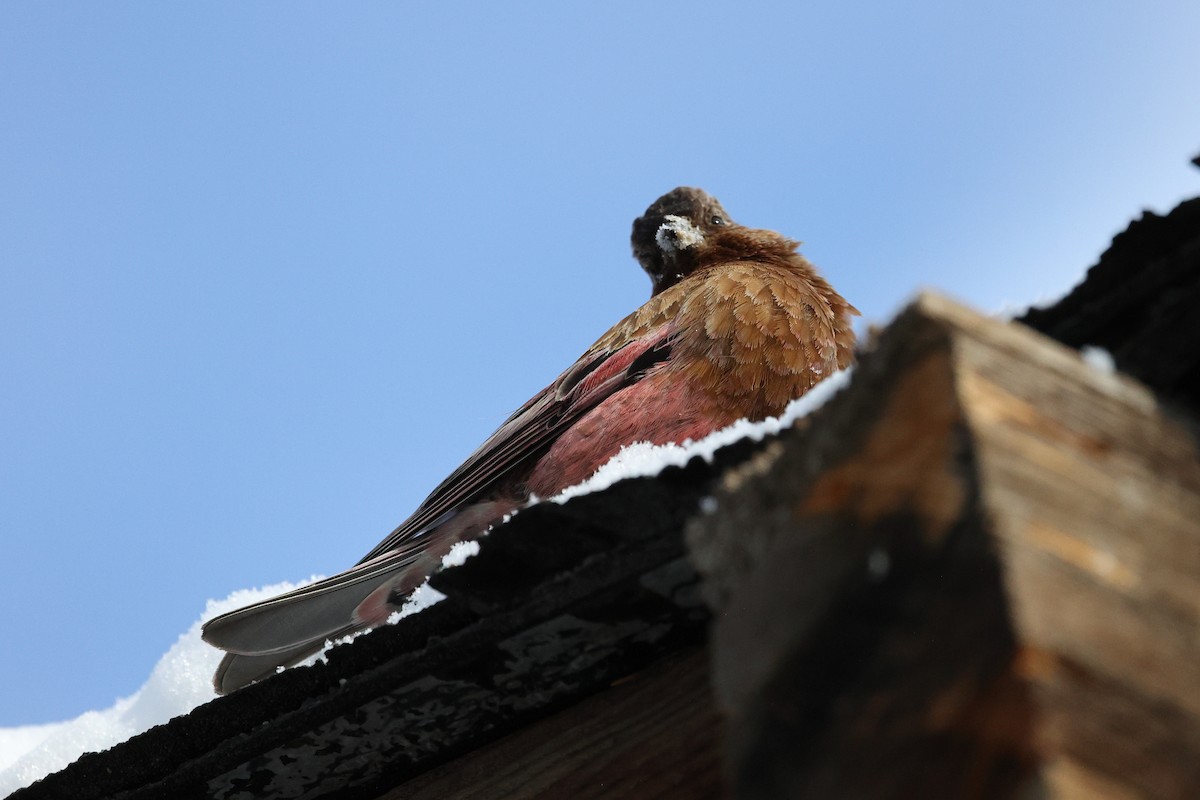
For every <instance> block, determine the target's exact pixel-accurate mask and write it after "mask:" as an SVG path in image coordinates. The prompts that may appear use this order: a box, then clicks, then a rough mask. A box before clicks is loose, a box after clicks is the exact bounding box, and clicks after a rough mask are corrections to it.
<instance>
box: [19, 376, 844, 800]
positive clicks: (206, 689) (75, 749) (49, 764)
mask: <svg viewBox="0 0 1200 800" xmlns="http://www.w3.org/2000/svg"><path fill="white" fill-rule="evenodd" d="M850 372H851V370H843V371H842V372H838V373H835V374H833V375H831V376H830V377H829V378H827V379H826V380H824V381H822V382H821V383H819V384H817V386H816V387H814V388H813V389H812V390H810V391H809V392H808V393H807V394H806V395H804V396H803V397H801V398H799V399H798V400H795V401H793V402H792V403H791V404H789V405H788V407H787V409H786V410H785V411H784V413H783V414H782V415H781V416H779V417H771V418H768V419H766V420H763V421H761V422H753V423H752V422H747V421H746V420H740V421H738V422H736V423H734V424H733V425H731V426H729V427H728V428H724V429H722V430H719V431H716V432H715V433H713V434H712V435H710V436H706V437H705V438H703V439H701V440H699V441H697V442H684V443H683V444H682V445H678V444H668V445H661V446H653V445H650V444H648V443H646V442H641V443H638V444H633V445H630V446H628V447H625V448H623V449H622V450H621V452H620V453H619V454H617V455H616V456H614V457H613V458H612V460H611V461H609V462H608V463H607V464H605V465H604V466H603V467H601V468H600V469H599V470H597V471H596V473H595V474H594V475H593V476H592V477H591V478H589V479H588V480H586V481H584V482H583V483H581V484H579V485H578V486H573V487H571V488H569V489H567V490H565V491H563V492H562V493H561V494H559V495H558V496H556V497H554V498H552V499H553V501H554V502H558V503H562V502H566V501H567V500H568V499H569V498H571V497H575V496H577V495H581V494H588V493H590V492H598V491H600V490H602V489H605V488H607V487H609V486H611V485H612V484H613V483H616V482H617V481H619V480H621V479H623V478H635V477H642V476H652V475H657V474H658V473H659V472H660V471H662V469H663V468H664V467H667V466H670V465H679V466H682V465H684V464H686V463H687V462H688V461H690V460H691V459H692V458H693V457H695V456H697V455H699V456H701V457H703V458H704V459H705V460H708V461H711V460H712V457H713V453H714V452H715V451H716V450H717V449H718V448H720V447H723V446H724V445H727V444H730V443H732V442H735V441H738V440H739V439H743V438H747V437H749V438H751V439H754V440H755V441H759V440H761V439H762V438H763V437H764V436H767V435H770V434H774V433H778V432H779V431H780V430H783V429H784V428H787V427H789V426H790V425H791V424H792V423H793V422H794V421H795V420H797V419H799V418H801V417H805V416H807V415H809V414H811V413H812V412H813V411H815V410H816V409H818V408H820V407H821V406H822V405H824V404H825V402H826V401H827V400H828V399H829V398H830V397H832V396H833V395H834V394H836V393H837V392H838V391H840V390H841V389H842V387H844V386H845V385H846V384H847V383H849V381H850ZM478 552H479V542H478V541H471V542H459V543H458V544H456V545H455V546H454V547H453V549H451V551H450V553H448V554H447V555H446V557H445V558H444V559H443V561H442V565H443V567H452V566H458V565H460V564H462V563H463V562H464V561H466V560H467V559H468V558H470V557H471V556H473V555H475V554H477V553H478ZM314 580H319V578H317V577H314V578H312V579H310V580H309V581H304V582H302V583H298V584H292V583H280V584H276V585H274V586H268V587H265V588H262V589H244V590H241V591H237V592H234V593H233V594H231V595H229V596H228V597H226V598H225V599H224V600H209V601H208V604H207V607H206V608H205V610H204V613H203V614H201V615H200V619H199V620H197V621H196V622H195V623H194V624H193V625H192V626H191V627H190V628H189V629H188V630H187V632H186V633H184V634H183V635H182V636H180V637H179V639H178V641H176V642H175V644H174V645H173V646H172V647H171V649H170V650H168V651H167V652H166V654H165V655H163V656H162V658H160V659H159V660H158V663H157V664H156V665H155V666H154V669H153V671H152V672H151V673H150V678H149V679H148V680H147V681H146V683H145V684H143V685H142V688H141V689H139V690H138V691H137V692H136V693H135V694H133V695H132V696H131V697H126V698H122V699H120V700H117V701H116V702H115V703H114V704H113V705H112V706H111V707H110V708H107V709H104V710H101V711H88V712H86V713H84V714H81V715H80V716H78V717H76V718H75V719H73V720H68V721H66V722H57V723H50V724H46V725H28V726H22V727H17V728H0V797H7V796H8V795H9V794H10V793H12V792H14V791H16V790H17V789H20V788H22V787H24V786H28V785H29V784H31V783H33V782H34V781H36V780H38V779H39V778H42V777H44V776H46V775H48V774H50V773H51V772H55V771H57V770H60V769H62V768H63V767H65V766H67V765H68V764H70V763H71V762H72V761H74V760H75V759H77V758H78V757H79V756H80V755H82V754H84V753H88V752H97V751H100V750H104V749H107V748H109V747H112V746H113V745H115V744H118V743H120V742H123V741H125V740H126V739H128V738H130V737H131V736H134V735H136V734H138V733H141V732H143V731H145V730H148V729H150V728H152V727H154V726H155V725H161V724H163V723H165V722H167V721H168V720H170V719H172V718H173V717H177V716H180V715H182V714H186V713H188V712H189V711H191V710H192V709H193V708H195V707H196V706H199V705H201V704H203V703H207V702H208V701H209V700H213V699H215V698H216V696H217V695H216V693H215V691H214V690H213V687H212V676H213V672H214V671H216V668H217V664H218V663H219V662H220V660H221V656H222V653H221V651H219V650H217V649H216V648H214V647H212V646H210V645H208V644H205V643H204V641H203V640H202V639H201V638H200V627H201V625H203V624H204V623H205V622H206V621H208V620H209V619H212V618H213V617H215V616H217V615H219V614H223V613H225V612H226V611H232V610H234V609H236V608H241V607H242V606H245V605H249V604H250V603H255V602H258V601H259V600H265V599H267V598H270V597H274V596H275V595H278V594H281V593H283V592H287V591H291V590H292V589H296V588H299V587H300V586H304V585H306V584H308V583H311V582H312V581H314ZM443 597H444V595H442V594H441V593H440V592H438V591H436V590H435V589H433V588H431V587H430V586H429V585H428V584H425V585H424V586H422V587H420V588H419V589H417V591H416V592H414V593H413V595H412V597H410V598H409V600H408V602H407V603H406V604H405V605H404V608H403V609H402V610H401V611H398V612H396V613H395V614H393V615H392V616H391V617H390V618H389V619H388V622H389V623H395V622H396V621H398V620H400V619H402V618H403V617H406V616H408V615H409V614H413V613H416V612H417V611H420V610H421V609H423V608H426V607H428V606H430V605H433V604H434V603H436V602H438V601H439V600H441V599H443ZM363 633H365V632H363ZM361 635H362V633H358V634H353V635H351V636H349V637H346V638H345V639H339V640H338V641H337V642H333V643H327V645H326V648H325V651H322V652H321V653H319V654H318V655H315V656H313V657H312V658H311V659H309V660H308V661H306V662H304V663H306V664H310V663H313V662H314V661H317V660H319V659H324V657H325V652H326V651H328V649H329V648H330V647H332V646H333V645H335V644H341V643H342V642H344V641H349V640H350V639H353V638H354V637H355V636H361Z"/></svg>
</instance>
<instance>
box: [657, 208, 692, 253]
mask: <svg viewBox="0 0 1200 800" xmlns="http://www.w3.org/2000/svg"><path fill="white" fill-rule="evenodd" d="M664 219H666V222H664V223H663V224H662V225H660V226H659V228H658V233H656V234H655V235H654V241H655V242H657V243H658V246H659V249H661V250H662V251H663V252H664V253H667V254H674V253H676V252H678V251H680V250H687V249H688V248H690V247H695V246H696V245H699V244H703V243H704V234H703V233H702V232H701V231H700V229H699V228H697V227H696V226H695V225H693V224H692V221H691V220H690V219H688V218H687V217H680V216H676V215H675V214H667V215H666V216H665V217H664Z"/></svg>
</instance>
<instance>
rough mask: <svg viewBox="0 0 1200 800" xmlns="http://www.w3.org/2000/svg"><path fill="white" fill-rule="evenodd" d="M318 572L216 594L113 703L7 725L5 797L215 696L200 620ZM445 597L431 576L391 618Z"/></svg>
mask: <svg viewBox="0 0 1200 800" xmlns="http://www.w3.org/2000/svg"><path fill="white" fill-rule="evenodd" d="M462 545H474V547H475V551H476V552H477V551H478V548H479V545H478V543H476V542H469V543H460V544H459V545H456V548H455V549H454V550H452V551H451V552H450V554H449V555H447V556H446V561H445V562H444V563H446V564H447V565H449V564H450V561H451V560H454V561H455V563H462V561H464V560H465V559H466V558H467V557H469V556H470V555H472V554H473V553H472V551H471V550H470V548H469V547H463V546H462ZM315 580H319V578H318V577H315V576H314V577H313V578H311V579H309V580H307V581H303V582H301V583H279V584H275V585H274V586H267V587H264V588H262V589H243V590H240V591H236V592H234V593H233V594H231V595H229V596H228V597H226V598H225V599H224V600H209V601H208V604H207V606H206V608H205V609H204V613H203V614H201V615H200V619H199V620H197V621H196V622H195V623H193V625H192V626H191V627H190V628H188V630H187V632H186V633H184V634H183V635H182V636H180V637H179V639H178V640H177V641H176V642H175V644H174V645H172V646H171V649H170V650H168V651H167V652H166V654H165V655H164V656H163V657H162V658H160V659H159V660H158V663H157V664H155V665H154V669H153V670H152V671H151V673H150V678H149V679H148V680H147V681H146V682H145V683H144V684H143V685H142V688H141V689H138V691H137V692H135V693H134V694H133V695H132V696H131V697H124V698H121V699H119V700H117V701H116V702H115V703H113V705H112V706H111V707H109V708H107V709H104V710H102V711H88V712H86V713H84V714H81V715H79V716H78V717H76V718H75V719H72V720H68V721H66V722H55V723H50V724H47V725H27V726H22V727H17V728H0V797H7V796H8V795H9V794H11V793H12V792H15V791H16V790H17V789H20V788H22V787H25V786H28V785H29V784H31V783H33V782H34V781H36V780H38V779H40V778H43V777H45V776H46V775H49V774H50V773H51V772H56V771H58V770H60V769H62V768H63V767H65V766H67V765H68V764H70V763H71V762H72V761H74V760H75V759H77V758H79V756H81V755H83V754H84V753H92V752H98V751H100V750H105V749H107V748H109V747H112V746H113V745H115V744H119V743H120V742H123V741H125V740H126V739H128V738H130V737H131V736H135V735H136V734H139V733H141V732H143V731H146V730H149V729H150V728H152V727H154V726H155V725H161V724H163V723H164V722H167V721H168V720H170V719H172V718H173V717H178V716H180V715H182V714H186V713H188V712H189V711H191V710H192V709H193V708H195V707H196V706H199V705H202V704H204V703H207V702H208V701H209V700H213V699H215V698H216V696H217V694H216V692H215V691H214V690H213V686H212V676H213V673H214V672H215V671H216V669H217V664H218V663H219V662H220V661H221V656H222V653H221V651H220V650H217V649H216V648H215V647H212V646H211V645H208V644H205V643H204V641H203V640H202V639H201V638H200V626H201V625H203V624H204V623H205V622H207V621H208V620H210V619H212V618H213V617H215V616H217V615H219V614H224V613H225V612H226V611H233V610H234V609H235V608H241V607H242V606H245V605H249V604H250V603H255V602H258V601H259V600H266V599H267V598H269V597H274V596H275V595H278V594H282V593H283V592H288V591H291V590H292V589H298V588H300V587H301V586H305V585H307V584H309V583H311V582H312V581H315ZM443 597H445V595H443V594H441V593H440V592H438V591H436V590H434V589H433V588H431V587H430V586H429V585H428V584H426V585H424V586H421V587H420V588H419V589H417V591H416V592H414V593H413V595H412V597H410V598H409V600H408V602H407V603H405V605H404V608H403V609H402V610H401V611H398V612H396V613H395V614H393V615H392V617H391V618H390V619H389V620H388V621H389V622H395V621H396V620H398V619H400V618H401V617H405V616H408V615H409V614H412V613H415V612H417V611H420V610H421V609H422V608H425V607H427V606H430V605H433V604H434V603H436V602H438V601H439V600H441V599H442V598H443ZM359 635H361V634H359ZM350 638H353V637H346V639H347V640H348V639H350ZM341 641H343V640H339V641H338V642H333V643H327V644H326V647H325V650H323V651H322V652H321V653H319V654H317V655H314V656H313V657H312V658H310V659H308V660H307V661H306V662H304V663H306V664H311V663H313V662H315V661H317V660H319V659H324V657H325V652H326V651H328V649H329V648H330V647H332V646H333V645H334V644H340V643H341Z"/></svg>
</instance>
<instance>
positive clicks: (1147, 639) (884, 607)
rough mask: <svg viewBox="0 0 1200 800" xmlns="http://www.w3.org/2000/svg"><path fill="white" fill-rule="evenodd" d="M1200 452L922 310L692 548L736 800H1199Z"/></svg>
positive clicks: (1131, 403)
mask: <svg viewBox="0 0 1200 800" xmlns="http://www.w3.org/2000/svg"><path fill="white" fill-rule="evenodd" d="M1196 442H1197V440H1196V438H1195V428H1194V426H1193V425H1192V423H1191V421H1189V420H1187V419H1182V418H1180V417H1177V416H1173V415H1172V414H1171V413H1169V412H1166V411H1164V410H1163V409H1161V408H1160V407H1159V405H1158V403H1157V402H1156V400H1155V397H1154V396H1153V395H1152V394H1151V393H1150V392H1149V391H1148V390H1146V389H1145V388H1144V387H1142V386H1141V385H1139V384H1137V383H1136V382H1134V381H1132V380H1130V379H1128V378H1125V377H1123V376H1121V375H1118V374H1110V373H1105V372H1102V371H1099V370H1096V369H1094V368H1092V367H1090V366H1088V365H1087V364H1085V363H1084V362H1083V361H1082V360H1081V359H1080V358H1079V357H1078V356H1077V354H1075V353H1074V352H1073V351H1071V350H1069V349H1067V348H1064V347H1062V346H1060V345H1058V344H1056V343H1054V342H1051V341H1050V340H1048V339H1045V338H1044V337H1041V336H1039V335H1037V334H1036V333H1034V332H1032V331H1030V330H1028V329H1026V328H1023V327H1022V326H1018V325H1013V324H1004V323H1001V322H997V321H994V320H990V319H986V318H984V317H981V316H979V315H977V314H975V313H973V312H971V311H969V310H967V309H965V308H963V307H961V306H959V305H957V304H955V303H952V302H950V301H948V300H945V299H943V298H940V297H936V296H932V295H926V296H923V297H921V298H920V299H919V300H918V301H917V302H916V303H915V304H914V305H913V306H911V307H910V308H909V309H908V310H907V311H906V312H904V313H903V314H902V315H901V317H900V318H899V319H898V320H897V321H896V322H895V323H894V324H893V325H892V326H891V327H890V328H889V329H888V330H887V331H886V332H885V333H884V335H883V336H882V337H881V338H880V340H879V342H878V344H877V347H876V349H875V351H874V352H872V353H870V354H868V355H867V356H866V357H865V358H864V359H863V361H862V363H861V364H860V366H859V368H858V371H857V373H856V375H855V376H854V380H853V383H852V385H851V386H850V388H849V389H847V390H846V391H845V392H844V393H843V394H842V395H840V396H839V397H838V398H836V399H835V400H834V401H832V402H831V403H830V404H829V406H828V407H827V408H826V409H823V410H822V411H821V412H820V413H819V414H818V415H817V416H816V417H815V418H814V419H813V420H812V421H811V423H810V424H809V425H808V427H807V429H805V430H798V431H796V432H795V433H794V434H793V435H792V436H791V437H785V438H784V439H783V440H781V441H780V442H779V443H778V444H777V445H774V446H772V447H770V448H768V449H767V450H766V451H764V453H762V454H760V455H759V456H758V457H757V458H756V459H754V460H753V461H751V462H749V463H748V464H746V465H745V466H743V467H741V468H739V469H736V470H735V471H734V472H733V473H732V474H730V475H728V476H727V477H726V479H725V480H724V483H723V486H722V488H721V489H720V490H719V491H717V493H716V494H715V496H714V498H713V501H714V502H713V503H709V504H706V505H707V507H709V508H710V509H712V508H714V507H715V512H714V513H712V514H710V515H708V516H706V517H703V518H700V519H698V520H696V521H694V522H693V524H692V525H691V526H690V528H689V542H690V545H691V547H692V550H693V555H694V558H695V560H696V562H697V563H698V564H699V565H700V567H701V570H702V571H703V572H705V573H707V576H708V579H709V585H710V587H711V591H710V594H711V597H712V599H713V601H714V602H715V603H716V604H717V606H718V609H719V614H718V617H717V622H716V625H715V629H714V643H713V647H714V663H715V670H714V684H715V688H716V692H717V695H718V698H719V700H720V702H721V703H722V704H723V707H724V708H725V709H726V710H727V711H728V712H729V714H730V717H731V721H730V725H729V733H728V736H727V739H726V754H727V757H728V759H729V764H728V767H727V769H728V771H729V773H730V777H731V781H732V782H733V785H734V786H735V788H736V790H737V795H738V796H739V797H789V798H793V797H796V798H801V797H829V796H836V797H956V798H968V797H987V798H993V797H995V798H999V797H1005V798H1008V797H1026V796H1030V795H1029V794H1028V793H1029V792H1031V791H1035V790H1036V791H1039V792H1043V794H1042V795H1040V796H1050V797H1064V798H1065V797H1089V798H1095V797H1147V798H1150V797H1154V798H1163V797H1180V798H1183V797H1200V667H1198V665H1200V462H1198V461H1197V444H1196Z"/></svg>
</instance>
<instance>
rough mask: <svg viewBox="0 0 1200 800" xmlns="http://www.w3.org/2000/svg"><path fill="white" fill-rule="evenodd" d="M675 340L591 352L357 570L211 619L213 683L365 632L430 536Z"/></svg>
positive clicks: (656, 336) (247, 675)
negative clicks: (215, 651)
mask: <svg viewBox="0 0 1200 800" xmlns="http://www.w3.org/2000/svg"><path fill="white" fill-rule="evenodd" d="M673 340H674V330H673V325H671V324H669V323H668V324H664V325H661V326H659V327H657V328H655V329H653V330H650V331H647V332H646V333H644V334H643V335H641V336H638V337H636V338H634V339H632V340H630V341H628V342H626V343H624V344H623V345H622V346H619V347H616V348H609V349H602V350H590V351H589V352H588V353H586V354H585V355H584V356H583V357H582V358H581V359H580V360H579V361H577V362H576V363H575V365H573V366H572V367H571V368H570V369H569V370H567V371H566V372H564V373H563V374H562V375H561V376H559V378H558V379H557V380H555V381H554V383H552V384H550V386H548V387H546V389H544V390H542V391H541V392H539V393H538V394H537V395H535V396H534V397H533V398H532V399H530V400H529V401H528V402H527V403H525V405H523V406H521V408H519V409H518V410H517V411H516V412H515V413H514V414H513V415H512V416H511V417H509V418H508V419H507V420H506V421H505V422H504V423H503V424H502V425H501V426H500V427H499V429H497V430H496V432H495V433H493V434H492V435H491V436H490V437H488V439H487V441H485V442H484V443H483V444H482V445H481V446H480V447H479V449H477V450H476V451H475V452H474V453H472V454H471V456H470V457H468V458H467V460H466V461H465V462H463V464H462V466H460V467H459V468H458V469H456V470H455V471H454V472H453V473H452V474H451V475H450V476H449V477H448V478H446V480H444V481H442V483H441V484H439V485H438V487H437V488H436V489H434V490H433V492H432V493H430V495H429V497H427V498H426V499H425V500H424V501H423V502H422V503H421V505H420V506H419V507H418V508H417V510H416V511H415V512H414V513H413V515H412V516H411V517H409V518H408V519H407V520H405V521H404V523H402V524H401V525H400V526H399V527H398V528H396V530H394V531H392V533H391V534H389V535H388V536H387V537H386V538H385V539H384V540H383V541H382V542H380V543H379V544H378V545H377V546H376V547H375V548H374V549H372V550H371V552H370V553H368V554H367V555H366V556H365V557H364V558H363V559H362V561H360V562H359V563H358V564H357V565H355V566H354V567H352V568H350V569H349V570H346V571H345V572H342V573H340V574H338V575H334V576H332V577H330V578H326V579H325V580H322V581H318V582H316V583H313V584H311V585H309V586H305V587H303V588H300V589H297V590H295V591H292V592H289V593H287V594H284V595H280V596H279V597H275V598H272V599H270V600H265V601H263V602H261V603H256V604H254V605H251V606H247V607H246V608H241V609H238V610H236V611H232V612H229V613H228V614H223V615H221V616H219V617H216V618H214V619H212V620H210V621H209V622H208V623H207V624H205V626H204V629H203V636H204V639H205V640H206V641H207V642H209V643H210V644H213V645H216V646H217V647H220V648H222V649H224V650H228V651H230V655H227V656H226V658H225V661H223V662H222V665H221V669H219V670H218V673H217V676H216V682H217V685H218V690H219V691H230V690H231V689H233V688H237V687H238V686H241V685H244V684H245V683H249V682H250V681H252V680H256V679H259V678H262V677H265V676H266V675H269V674H271V673H272V672H274V669H275V667H276V666H277V665H282V664H291V663H295V662H296V661H299V660H301V659H302V658H304V657H305V656H307V655H309V654H311V653H312V652H315V651H316V650H318V649H319V648H320V647H321V646H322V645H323V644H324V642H325V640H326V639H329V638H337V637H340V636H342V635H345V634H346V633H349V632H352V631H353V630H354V629H355V628H357V627H361V624H362V623H361V622H357V621H356V616H355V611H356V609H358V608H359V607H360V605H361V604H363V603H364V602H365V601H367V599H368V598H369V597H370V596H371V595H372V593H374V592H376V591H377V590H379V589H380V587H383V586H386V585H388V584H389V582H391V581H393V580H394V579H395V578H396V577H397V575H400V574H403V571H404V570H405V569H406V568H407V567H409V566H410V565H412V564H413V563H414V562H416V561H417V560H418V559H419V558H420V557H421V556H422V554H423V553H424V552H425V551H426V549H427V548H428V546H429V545H430V544H431V541H430V540H431V536H430V535H431V534H433V533H434V532H435V531H437V530H438V529H439V528H441V527H442V526H447V525H450V524H452V523H454V521H455V518H456V517H458V516H459V515H460V514H465V513H466V512H467V510H468V508H469V507H470V506H471V505H472V504H475V503H481V502H486V501H487V500H489V497H490V495H492V494H493V493H495V492H496V491H497V490H500V491H503V489H504V488H505V487H504V483H505V481H506V479H509V478H511V476H512V475H513V474H514V473H515V472H517V471H518V469H519V468H520V467H521V466H522V465H524V464H526V463H530V462H531V461H532V460H534V459H537V458H540V457H541V455H542V454H544V453H545V451H546V450H547V449H548V448H549V447H550V445H552V444H553V443H554V441H555V440H556V439H557V438H558V437H559V436H560V435H562V433H563V431H565V430H567V428H569V427H570V426H571V425H572V424H574V423H575V421H576V420H578V419H579V418H580V417H581V416H583V415H584V414H586V413H587V412H588V411H590V410H591V409H593V408H595V407H596V406H597V405H599V404H600V403H601V402H603V401H604V400H605V398H607V397H610V396H611V395H613V394H614V393H615V392H617V391H620V390H621V389H622V388H624V387H626V386H630V385H632V384H633V383H636V382H637V381H638V380H640V379H641V378H642V376H644V375H645V374H646V372H647V371H648V370H649V369H651V368H652V367H653V366H654V365H656V364H658V363H661V362H662V361H665V360H666V359H667V357H668V356H669V354H670V348H671V344H672V342H673ZM597 466H599V465H597ZM239 659H240V660H239Z"/></svg>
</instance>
